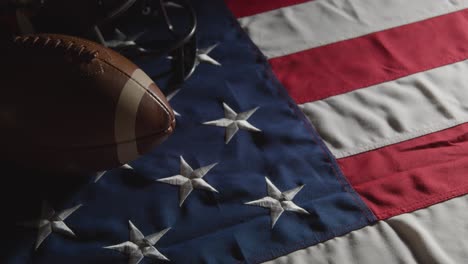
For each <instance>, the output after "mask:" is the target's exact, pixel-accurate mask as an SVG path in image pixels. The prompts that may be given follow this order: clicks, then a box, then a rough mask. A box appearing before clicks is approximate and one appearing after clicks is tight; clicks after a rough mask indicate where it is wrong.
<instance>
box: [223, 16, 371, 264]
mask: <svg viewBox="0 0 468 264" xmlns="http://www.w3.org/2000/svg"><path fill="white" fill-rule="evenodd" d="M228 13H229V15H228V16H229V19H231V21H232V22H233V23H232V26H233V27H234V28H235V30H236V31H237V33H238V34H237V36H238V38H244V39H246V43H247V45H248V46H249V47H250V49H251V50H252V52H253V53H254V54H255V55H256V56H257V58H258V59H259V60H258V63H261V64H262V65H263V70H264V72H265V73H266V77H267V80H268V81H269V82H270V83H271V84H272V85H273V87H276V91H277V92H278V93H279V95H280V96H281V99H283V100H286V103H287V104H288V107H289V108H290V109H291V110H293V113H294V114H295V116H296V118H298V119H299V120H300V121H301V122H303V125H304V127H305V128H306V129H307V130H309V131H310V132H311V134H312V137H311V138H312V140H313V141H314V142H315V143H316V144H318V146H319V147H320V149H321V150H322V152H323V155H324V156H325V157H326V162H327V163H328V164H329V165H330V166H331V169H332V170H333V174H334V175H335V177H336V178H337V180H338V184H340V185H341V186H342V187H343V190H344V191H345V192H347V193H349V194H350V195H351V197H352V198H353V200H354V201H355V206H357V207H358V208H359V210H360V211H361V212H362V213H363V216H360V217H359V219H358V220H357V221H356V223H355V224H354V225H352V226H351V225H345V226H343V225H342V226H341V228H340V227H338V228H334V230H344V231H343V232H347V231H352V230H355V229H357V228H360V227H362V226H363V225H364V224H367V223H374V222H377V220H378V219H377V217H376V216H375V215H374V213H373V212H372V210H371V209H370V208H368V207H367V205H366V203H365V202H364V201H363V200H362V199H361V197H360V196H359V194H358V193H357V192H356V191H355V190H354V188H353V187H352V185H351V184H350V183H349V182H348V181H347V179H346V178H345V177H344V175H343V174H342V173H340V169H339V167H338V164H337V161H336V160H335V158H334V157H333V155H332V154H331V152H330V151H329V150H328V148H327V147H326V145H325V142H324V141H323V140H321V138H320V136H319V135H318V134H317V133H316V131H315V129H314V128H313V127H312V124H311V123H310V122H309V121H308V119H307V117H306V116H305V115H304V114H303V113H302V111H301V110H300V109H299V107H298V106H297V104H295V102H294V100H293V99H292V98H291V97H290V96H289V94H288V92H287V91H286V89H284V86H283V85H282V84H281V83H280V82H279V81H278V79H277V78H276V76H275V75H274V73H273V70H272V68H271V66H270V64H269V63H268V61H267V60H266V57H265V56H264V55H263V53H262V52H261V51H260V50H259V49H258V47H257V46H255V45H254V43H253V42H252V40H251V39H250V38H249V37H248V35H247V34H246V32H244V31H243V30H242V28H241V27H240V25H239V23H238V21H237V20H236V19H235V18H234V17H233V15H232V13H230V12H228ZM317 141H318V142H317ZM346 183H347V184H346ZM366 220H367V221H366ZM346 227H348V229H351V230H348V229H346ZM334 230H331V231H329V232H327V234H326V235H323V236H317V235H315V238H316V239H315V240H316V241H319V242H321V241H320V240H322V241H324V240H326V239H327V238H332V237H336V234H335V233H336V232H333V231H334ZM317 238H318V239H319V240H317ZM320 238H321V239H320ZM312 243H314V242H312ZM308 244H309V245H306V244H305V243H302V247H303V248H305V247H308V246H310V244H311V243H310V242H309V243H308ZM290 248H291V247H288V250H286V248H284V247H283V252H284V253H290V252H292V251H291V249H290ZM264 256H268V257H269V259H273V258H276V257H278V256H279V255H278V254H273V252H272V253H269V254H268V255H264ZM264 256H263V258H265V257H264ZM254 259H260V258H255V257H254ZM245 262H247V259H245V260H244V261H242V262H241V263H245Z"/></svg>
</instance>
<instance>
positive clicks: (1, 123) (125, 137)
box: [0, 34, 175, 171]
mask: <svg viewBox="0 0 468 264" xmlns="http://www.w3.org/2000/svg"><path fill="white" fill-rule="evenodd" d="M1 46H2V63H3V65H4V66H3V67H2V68H3V69H2V71H1V72H2V73H1V75H2V88H1V89H2V96H1V97H0V131H1V133H2V137H1V138H0V145H1V146H2V148H3V151H2V153H4V154H7V155H8V157H6V158H8V159H9V160H12V161H14V162H20V161H27V162H28V163H27V164H24V165H26V166H32V167H40V168H41V169H44V168H46V169H53V170H66V171H98V170H105V169H108V168H112V167H116V166H119V165H121V164H125V163H127V162H129V161H131V160H134V159H136V158H137V157H138V156H139V155H141V154H143V153H145V152H147V151H148V150H150V149H151V148H152V147H153V146H155V145H157V144H158V143H160V142H162V141H163V140H164V139H166V138H167V137H168V136H169V135H170V134H171V133H172V132H173V130H174V127H175V118H174V113H173V111H172V109H171V107H170V106H169V104H168V102H167V100H166V98H165V96H164V95H163V93H162V92H161V91H160V90H159V88H158V87H157V86H156V85H155V84H154V82H153V81H152V80H151V78H150V77H148V76H147V75H146V74H145V73H144V72H143V71H142V70H141V69H139V68H138V67H137V66H136V65H135V64H133V63H132V62H130V61H129V60H128V59H126V58H125V57H123V56H121V55H120V54H118V53H117V52H115V51H112V50H110V49H107V48H105V47H103V46H101V45H99V44H97V43H94V42H92V41H88V40H84V39H81V38H77V37H71V36H64V35H54V34H37V35H23V36H19V37H15V38H14V39H12V40H7V41H5V42H4V43H3V44H2V45H1Z"/></svg>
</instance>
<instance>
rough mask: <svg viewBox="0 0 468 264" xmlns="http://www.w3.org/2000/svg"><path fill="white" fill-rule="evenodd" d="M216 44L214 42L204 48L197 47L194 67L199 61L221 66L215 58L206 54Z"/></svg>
mask: <svg viewBox="0 0 468 264" xmlns="http://www.w3.org/2000/svg"><path fill="white" fill-rule="evenodd" d="M217 46H218V43H217V44H214V45H212V46H210V47H208V48H206V49H198V50H197V55H196V59H195V67H197V66H198V65H199V64H200V63H203V62H205V63H209V64H211V65H216V66H221V63H219V62H217V61H216V60H215V59H213V58H211V57H210V56H209V55H208V54H210V52H211V51H213V50H214V49H215V48H216V47H217Z"/></svg>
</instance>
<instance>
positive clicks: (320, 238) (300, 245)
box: [238, 216, 366, 263]
mask: <svg viewBox="0 0 468 264" xmlns="http://www.w3.org/2000/svg"><path fill="white" fill-rule="evenodd" d="M365 219H366V218H365V217H364V216H361V217H360V218H359V220H358V221H356V222H354V223H352V224H349V225H342V226H341V227H338V228H333V230H332V231H337V232H326V233H324V234H315V238H314V239H304V240H302V241H300V242H297V243H295V244H294V245H292V246H288V247H284V246H278V247H276V248H274V249H272V248H270V250H271V251H274V252H271V253H269V254H264V255H262V256H259V257H254V258H252V261H253V262H255V263H260V262H265V261H268V260H272V259H275V258H277V257H278V256H284V255H287V254H289V253H291V252H295V251H298V250H301V249H304V248H308V247H311V246H315V245H317V244H320V243H322V242H324V241H327V240H329V239H332V238H335V237H339V236H343V235H346V234H348V233H350V232H352V231H355V230H358V229H360V228H362V227H363V226H362V221H363V220H365ZM238 263H245V262H242V261H240V262H238Z"/></svg>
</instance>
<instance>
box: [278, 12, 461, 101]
mask: <svg viewBox="0 0 468 264" xmlns="http://www.w3.org/2000/svg"><path fill="white" fill-rule="evenodd" d="M467 11H468V8H467V9H463V10H462V11H457V12H454V13H459V12H460V13H465V12H467ZM431 19H432V18H431ZM428 20H430V19H428ZM388 30H391V29H388ZM384 31H385V30H384ZM380 32H383V31H379V32H374V33H371V34H368V35H364V36H360V37H358V38H364V37H367V36H369V35H373V34H376V33H380ZM335 44H336V43H331V44H329V45H335ZM324 46H327V45H324ZM324 46H322V47H324ZM302 52H304V51H302ZM291 55H295V54H289V55H287V56H291ZM467 57H468V52H467V53H465V54H463V56H446V57H445V60H441V61H440V62H438V63H430V64H427V65H426V66H425V67H422V68H421V69H418V70H416V71H414V72H411V73H405V70H406V68H404V67H403V66H402V65H398V66H392V67H393V68H394V69H398V70H400V71H402V72H398V73H394V74H388V73H387V74H385V75H384V77H380V78H375V79H368V80H367V81H366V82H364V83H363V84H361V85H359V86H358V87H352V88H350V89H343V88H341V89H340V88H330V87H328V88H327V89H326V90H324V91H323V92H321V93H315V94H314V95H313V96H307V97H306V96H304V95H303V96H298V97H294V101H295V102H296V103H297V104H306V103H309V102H312V101H318V100H324V99H327V98H330V97H333V96H336V95H340V94H345V93H348V92H352V91H355V90H359V89H364V88H368V87H369V86H374V85H377V84H380V83H384V82H391V81H395V80H398V79H400V78H403V77H406V76H410V75H413V74H416V73H420V72H425V71H428V70H431V69H435V68H440V67H443V66H446V65H449V64H454V63H457V62H461V61H464V60H466V59H467ZM275 59H276V58H274V59H270V60H269V63H270V65H271V61H274V60H275ZM398 74H399V75H398ZM281 83H283V82H281ZM284 86H285V87H290V85H288V84H287V83H285V84H284ZM308 89H314V90H317V89H316V87H308ZM287 90H288V91H289V89H287ZM327 91H330V93H332V95H329V94H330V93H329V92H327Z"/></svg>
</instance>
